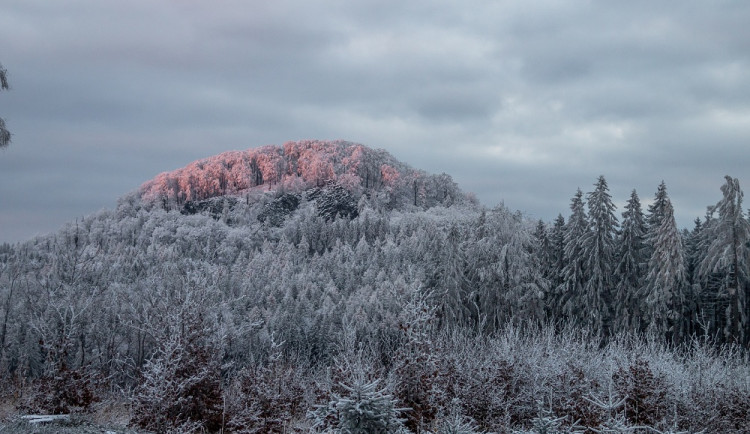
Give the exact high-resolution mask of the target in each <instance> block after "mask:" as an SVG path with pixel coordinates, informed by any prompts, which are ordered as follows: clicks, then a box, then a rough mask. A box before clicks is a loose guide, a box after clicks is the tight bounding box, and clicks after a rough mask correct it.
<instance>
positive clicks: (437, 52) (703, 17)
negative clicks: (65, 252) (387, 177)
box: [0, 0, 750, 242]
mask: <svg viewBox="0 0 750 434" xmlns="http://www.w3.org/2000/svg"><path fill="white" fill-rule="evenodd" d="M748 23H750V2H747V1H742V0H737V1H721V0H718V1H710V2H707V1H691V0H687V1H686V0H680V1H660V2H654V1H637V0H636V1H632V0H631V1H627V2H624V1H596V2H595V1H576V0H564V1H563V0H559V1H533V2H532V1H491V0H462V1H443V0H410V1H403V0H398V1H395V0H394V1H391V0H357V1H351V0H340V1H337V0H324V1H315V0H273V1H266V0H262V1H260V0H258V1H253V0H251V1H247V0H244V1H239V0H238V1H210V2H208V1H197V0H195V1H187V0H174V1H153V0H130V1H127V2H125V1H103V0H75V1H66V2H50V1H48V0H4V1H3V2H2V5H0V41H2V43H1V44H0V46H1V47H2V49H1V50H0V62H1V63H2V64H3V66H4V67H5V68H6V69H7V70H8V78H9V80H10V84H11V90H10V91H4V92H2V93H0V117H2V118H4V119H5V120H6V123H7V125H8V128H9V129H10V130H11V132H12V133H13V134H14V135H13V143H12V144H11V146H10V147H8V148H7V149H5V150H0V242H3V241H8V242H15V241H20V240H24V239H28V238H30V237H32V236H34V235H35V234H41V233H47V232H51V231H54V230H56V229H58V228H59V227H61V226H62V225H63V224H64V223H65V222H68V221H73V220H75V219H76V218H77V217H78V218H80V217H81V216H85V215H87V214H90V213H92V212H95V211H97V210H99V209H102V208H113V207H114V206H115V204H116V200H117V198H118V197H120V196H121V195H123V194H125V193H127V192H129V191H132V190H134V189H136V188H137V187H139V186H140V185H141V184H142V183H143V182H145V181H147V180H148V179H151V178H152V177H154V176H155V175H156V174H158V173H160V172H163V171H167V170H173V169H176V168H179V167H182V166H184V165H186V164H188V163H190V162H191V161H194V160H196V159H199V158H203V157H207V156H211V155H214V154H217V153H220V152H222V151H227V150H234V149H239V150H241V149H248V148H252V147H256V146H260V145H265V144H282V143H284V142H286V141H289V140H298V139H306V138H310V139H345V140H349V141H353V142H358V143H362V144H364V145H367V146H370V147H373V148H383V149H386V150H387V151H389V152H390V153H391V154H393V155H394V156H395V157H397V158H398V159H400V160H402V161H404V162H406V163H408V164H410V165H411V166H413V167H416V168H419V169H424V170H426V171H428V172H433V173H440V172H446V173H448V174H450V175H452V176H453V178H454V179H455V180H456V181H457V182H458V184H459V185H460V186H461V187H462V188H463V189H464V190H465V191H471V192H474V193H475V194H476V195H477V197H478V198H479V199H480V200H481V202H482V203H484V204H485V205H488V206H494V205H496V204H498V203H500V202H504V203H505V204H506V205H507V206H508V207H510V208H512V209H518V210H522V211H524V212H525V213H526V214H528V215H529V216H532V217H534V218H542V219H544V220H546V221H551V220H552V219H553V218H554V217H555V216H557V214H558V213H562V214H563V215H564V216H565V217H566V218H567V216H568V215H569V203H570V199H571V197H572V196H573V194H574V193H575V191H576V189H577V188H578V187H580V188H581V189H582V190H583V191H584V192H588V191H591V190H592V189H593V184H594V182H595V181H596V178H597V177H598V176H599V175H604V176H605V177H606V178H607V181H608V183H609V186H610V190H611V193H612V196H613V198H614V199H615V201H616V203H617V204H618V210H617V215H618V217H619V216H620V213H621V212H622V204H623V203H624V201H625V200H626V199H627V197H628V196H629V194H630V191H631V190H632V189H634V188H635V189H636V190H637V191H638V193H639V195H640V197H641V199H642V201H643V204H644V208H645V206H646V205H647V203H648V202H650V200H651V199H652V198H653V195H654V193H655V191H656V188H657V186H658V184H659V182H661V180H664V181H665V182H666V184H667V188H668V192H669V195H670V197H671V198H672V201H673V203H674V205H675V208H676V217H677V220H678V223H679V224H680V225H681V226H685V227H692V220H693V219H694V218H696V217H699V216H702V215H704V214H705V209H706V205H709V204H713V203H716V202H717V201H718V200H719V199H720V198H721V191H720V190H719V188H720V186H721V184H722V183H723V182H724V179H723V176H724V175H725V174H730V175H732V176H734V177H738V178H739V179H740V182H741V183H742V185H743V187H744V188H745V189H747V188H748V185H750V184H748V183H749V182H750V176H749V175H750V165H749V164H748V163H750V25H748ZM745 206H746V207H750V204H747V203H746V205H745Z"/></svg>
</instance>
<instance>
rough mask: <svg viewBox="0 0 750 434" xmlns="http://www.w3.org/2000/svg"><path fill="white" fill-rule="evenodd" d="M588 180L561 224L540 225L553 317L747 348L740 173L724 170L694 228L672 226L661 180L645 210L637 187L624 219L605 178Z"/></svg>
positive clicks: (747, 231)
mask: <svg viewBox="0 0 750 434" xmlns="http://www.w3.org/2000/svg"><path fill="white" fill-rule="evenodd" d="M594 187H595V188H594V190H593V191H592V192H590V193H587V194H586V196H585V199H584V195H583V193H582V192H581V190H580V189H579V190H578V192H577V193H576V194H575V196H574V197H573V199H572V201H571V205H570V209H571V214H570V216H569V218H568V221H567V222H566V221H565V219H564V218H563V216H562V215H559V216H558V218H557V219H556V220H555V221H554V223H553V224H552V225H550V226H549V227H548V226H547V225H545V224H544V223H543V222H540V223H539V224H538V226H537V229H536V232H535V233H536V236H537V239H538V240H539V243H540V244H539V246H540V250H539V251H540V260H541V268H542V270H543V274H544V276H545V278H546V279H547V280H548V281H549V283H550V288H551V291H550V298H549V299H548V300H547V308H548V311H549V313H550V316H551V317H552V318H558V319H562V321H563V322H565V323H568V322H571V323H574V324H578V325H580V326H583V327H586V328H587V329H589V330H591V331H593V332H594V333H596V334H598V335H600V336H601V337H602V338H604V339H606V338H607V337H608V336H610V335H611V334H612V333H613V332H614V331H623V330H624V331H628V332H631V333H637V334H643V333H646V332H649V333H653V334H655V335H656V336H658V337H659V338H661V339H664V340H665V342H668V343H670V344H675V345H676V344H681V343H684V342H687V341H690V340H691V339H693V338H694V337H695V336H701V337H708V338H710V339H711V340H713V341H715V342H719V343H736V344H741V345H744V346H745V347H747V346H748V344H749V343H750V323H749V322H748V320H749V319H750V306H749V305H748V303H747V300H748V296H749V295H750V274H749V273H748V272H749V271H750V268H749V266H750V221H749V220H748V216H746V215H745V213H744V211H743V209H742V198H743V193H742V190H741V189H740V185H739V181H738V180H737V179H735V178H731V177H729V176H727V177H726V183H725V184H724V185H723V186H722V187H721V191H722V193H723V197H722V199H721V200H720V201H719V202H718V203H717V204H716V205H713V206H710V207H708V211H707V213H706V216H705V218H704V219H702V220H701V219H696V220H695V227H694V228H693V229H692V230H691V231H688V230H686V229H683V230H682V231H681V230H679V229H678V228H677V225H676V223H675V218H674V209H673V207H672V204H671V202H670V200H669V196H668V194H667V188H666V185H665V184H664V183H663V182H662V184H661V185H659V188H658V189H657V192H656V195H655V197H654V200H653V202H652V203H651V204H650V205H649V206H648V209H647V211H646V212H645V213H644V212H643V209H642V207H641V203H640V199H639V197H638V194H637V193H636V192H635V190H634V191H633V192H632V193H631V195H630V198H629V200H628V201H627V204H626V205H625V209H624V211H623V212H622V222H620V221H619V220H618V218H617V216H616V215H615V206H614V205H613V203H612V198H611V196H610V194H609V190H608V186H607V182H606V180H605V179H604V177H600V178H599V179H598V181H597V182H596V184H595V185H594Z"/></svg>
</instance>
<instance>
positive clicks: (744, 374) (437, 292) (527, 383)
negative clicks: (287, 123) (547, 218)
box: [0, 141, 750, 433]
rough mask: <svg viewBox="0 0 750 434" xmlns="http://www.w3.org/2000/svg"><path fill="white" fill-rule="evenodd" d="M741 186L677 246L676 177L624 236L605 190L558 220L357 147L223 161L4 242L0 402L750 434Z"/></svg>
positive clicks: (213, 428)
mask: <svg viewBox="0 0 750 434" xmlns="http://www.w3.org/2000/svg"><path fill="white" fill-rule="evenodd" d="M735 181H736V180H733V179H731V178H728V179H727V185H726V186H725V188H723V190H722V191H723V192H724V198H723V199H722V200H721V201H720V202H718V203H717V205H716V207H714V209H715V211H716V214H715V215H713V216H712V217H711V218H709V219H707V220H706V221H705V222H703V223H701V225H699V227H698V228H696V229H695V230H694V231H692V232H689V233H687V232H685V233H680V232H679V231H677V230H676V228H675V227H674V219H673V216H672V214H671V212H672V208H671V205H670V204H669V202H668V197H667V196H666V187H664V188H661V187H660V189H659V190H658V191H659V192H661V193H657V199H659V198H661V201H659V200H657V201H655V203H656V204H657V205H654V206H652V207H649V209H648V212H647V213H646V214H645V215H644V213H643V212H642V211H641V209H640V203H639V202H638V199H637V196H634V197H633V198H631V201H630V202H629V206H628V207H627V208H626V210H625V213H623V219H622V224H621V225H620V223H619V222H618V219H617V218H616V216H614V209H613V207H611V206H610V205H611V198H609V196H608V191H607V186H606V182H604V179H603V177H602V178H601V179H600V180H599V182H597V183H596V185H595V187H594V189H593V191H592V192H591V193H589V194H587V195H586V196H585V197H584V195H583V193H581V192H579V193H578V194H576V196H574V198H573V201H572V204H571V205H572V206H571V211H572V213H571V216H570V217H569V218H568V219H567V222H566V220H565V219H564V218H563V217H562V216H560V218H558V219H557V220H556V221H555V222H554V223H553V224H546V223H544V222H532V221H529V220H528V219H527V218H525V217H524V216H523V214H522V213H520V212H516V211H512V210H508V209H506V208H505V207H503V206H498V207H495V208H492V209H486V208H484V207H482V206H480V205H478V204H477V203H476V201H474V200H472V198H471V196H470V195H467V194H465V193H463V192H461V190H460V189H459V188H458V187H457V186H456V184H455V183H454V182H453V181H452V180H451V178H450V177H449V176H448V175H444V174H443V175H431V174H427V173H425V172H422V171H419V170H415V169H413V168H411V167H409V166H408V165H406V164H404V163H400V162H398V161H396V160H395V159H394V158H393V157H392V156H390V155H388V154H387V153H386V152H384V151H376V150H372V149H369V148H367V147H364V146H362V145H357V144H351V143H347V142H322V141H301V142H290V143H286V144H284V145H283V146H282V147H274V146H266V147H262V148H257V149H251V150H248V151H236V152H228V153H224V154H220V155H217V156H215V157H211V158H208V159H204V160H201V161H197V162H195V163H192V164H190V165H189V166H187V167H185V168H183V169H179V170H176V171H173V172H168V173H163V174H161V175H159V176H157V177H156V178H155V179H154V180H152V181H149V182H146V183H145V184H144V185H143V186H142V187H141V188H140V189H138V190H137V191H135V192H133V193H132V194H129V195H126V196H125V197H123V198H121V199H120V200H119V202H118V205H117V207H116V208H115V209H113V210H103V211H100V212H98V213H96V214H93V215H90V216H87V217H85V218H83V219H81V220H79V221H76V222H71V223H69V224H68V225H66V226H65V227H64V228H62V229H61V230H60V231H58V232H56V233H53V234H50V235H47V236H41V237H37V238H35V239H32V240H29V241H27V242H24V243H19V244H16V245H7V244H6V245H3V246H1V247H0V380H2V381H0V398H2V403H4V404H7V403H10V404H12V406H11V408H15V409H17V411H18V412H25V413H28V412H54V413H66V412H84V413H85V412H95V411H98V410H97V409H101V408H102V406H103V405H104V404H103V403H108V404H107V405H121V406H124V407H125V408H126V410H125V413H126V414H127V420H128V421H129V423H130V424H131V425H133V426H137V427H140V428H143V429H148V430H151V431H155V432H192V431H198V430H205V431H208V432H220V431H223V432H262V433H267V432H332V431H331V430H333V432H339V431H341V432H347V431H346V429H349V428H351V427H350V426H349V425H347V424H351V423H360V422H361V421H359V422H356V421H354V419H351V418H350V416H347V415H351V414H352V413H351V412H349V410H347V409H348V408H352V407H351V406H354V407H356V408H364V407H362V406H369V407H367V414H368V415H370V416H368V417H370V419H368V420H367V421H366V423H368V424H370V425H367V426H368V427H369V428H367V429H365V431H363V432H415V433H416V432H420V433H422V432H425V433H426V432H434V433H443V432H469V433H471V432H484V431H494V432H508V431H512V430H519V431H524V430H525V431H527V432H528V431H529V430H536V431H534V432H542V431H539V430H541V429H543V427H544V426H547V427H549V426H556V427H558V428H561V429H566V430H581V431H583V430H586V429H589V430H590V431H592V430H594V429H595V430H598V431H603V430H607V429H614V428H612V427H615V426H617V427H620V428H621V429H622V430H624V432H627V431H628V430H629V429H630V428H633V429H635V428H634V427H643V426H649V427H652V428H654V429H659V430H661V431H662V432H666V431H667V430H687V431H691V432H695V431H701V430H707V431H712V430H718V431H720V432H730V431H733V430H740V431H741V430H743V429H748V428H750V427H749V426H748V425H747V423H748V422H747V421H748V420H750V418H748V417H747V416H748V415H750V384H748V383H747V381H746V379H747V378H748V377H749V376H750V368H749V366H748V363H747V359H746V358H745V359H743V357H744V356H743V353H742V352H741V351H744V350H738V348H740V347H739V346H735V347H731V346H728V347H724V349H720V348H721V347H720V345H721V344H723V343H724V342H729V343H732V344H744V345H746V343H747V336H748V333H746V330H747V327H748V326H747V324H748V322H747V315H745V314H744V313H745V312H746V309H747V304H746V302H745V300H746V296H745V294H746V293H747V291H748V288H749V287H750V286H749V285H748V277H747V276H748V274H747V273H746V270H747V268H746V265H747V262H746V261H747V258H748V255H747V249H748V247H749V246H748V242H747V241H748V237H747V231H746V229H747V223H748V221H747V219H746V218H745V216H744V214H743V212H742V208H741V206H737V205H738V202H739V204H740V205H741V192H740V191H739V184H738V183H735ZM659 203H661V205H659ZM586 204H587V205H588V212H587V210H586V208H585V205H586ZM732 228H735V229H736V230H734V229H732ZM743 231H745V232H743ZM732 234H735V235H732ZM737 234H739V235H737ZM743 234H744V235H743ZM732 237H734V238H732ZM738 237H745V238H738ZM728 246H730V247H732V248H734V250H731V249H729V247H728ZM727 252H733V254H732V255H729V254H727ZM734 257H736V258H740V259H742V260H744V261H745V262H741V263H736V262H735V263H732V262H731V261H729V260H728V258H734ZM743 267H744V268H743ZM735 270H736V271H737V272H735ZM738 289H739V290H738ZM519 325H522V327H518V326H519ZM358 399H359V400H361V401H357V400H358ZM347 406H349V407H347ZM0 408H8V405H3V406H0ZM362 423H365V422H362ZM545 424H547V425H545ZM549 424H552V425H549ZM347 427H349V428H347ZM0 428H1V427H0ZM335 429H338V430H339V431H335ZM352 430H353V428H352ZM631 431H632V430H631ZM352 432H362V431H352Z"/></svg>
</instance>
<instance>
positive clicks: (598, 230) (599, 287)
mask: <svg viewBox="0 0 750 434" xmlns="http://www.w3.org/2000/svg"><path fill="white" fill-rule="evenodd" d="M594 186H595V188H594V191H592V192H590V193H588V195H587V199H588V201H587V202H588V208H589V230H588V231H586V233H585V234H584V235H583V238H582V240H581V241H582V243H581V245H582V248H583V250H582V252H581V253H582V254H583V263H584V265H585V269H586V271H587V273H588V276H587V279H586V281H585V284H584V288H583V290H584V297H583V302H584V304H583V306H582V307H583V308H584V310H585V311H586V314H587V315H588V318H587V320H586V323H587V325H588V326H589V327H590V328H591V330H593V331H594V332H595V333H599V334H600V335H602V336H605V337H606V336H607V335H608V333H609V329H610V326H611V324H610V321H611V315H610V312H609V310H610V306H612V304H613V303H612V286H613V279H612V272H613V270H614V267H615V253H616V236H617V228H618V226H619V222H618V221H617V217H615V205H614V204H613V203H612V196H610V194H609V187H608V186H607V181H606V180H605V179H604V176H600V177H599V179H598V180H597V182H596V184H594Z"/></svg>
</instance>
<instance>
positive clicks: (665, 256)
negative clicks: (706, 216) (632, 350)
mask: <svg viewBox="0 0 750 434" xmlns="http://www.w3.org/2000/svg"><path fill="white" fill-rule="evenodd" d="M659 211H660V212H661V213H663V214H662V221H661V225H660V226H659V228H658V230H652V242H653V245H652V253H651V257H650V258H649V261H648V274H647V276H646V291H647V296H646V303H647V305H648V311H647V314H646V316H647V317H648V318H649V319H650V323H649V325H648V327H649V329H650V330H651V331H653V332H654V333H656V334H657V335H659V336H663V337H664V338H666V339H667V341H671V342H674V343H677V342H680V340H681V339H683V338H684V336H682V334H683V331H684V330H683V324H682V307H683V303H684V300H685V289H686V285H687V275H686V272H685V259H684V257H683V250H682V237H681V236H680V233H679V231H678V230H677V223H676V222H675V219H674V208H673V207H672V202H671V201H670V200H669V198H668V197H666V196H665V197H664V200H663V207H662V208H661V209H660V210H659Z"/></svg>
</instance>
